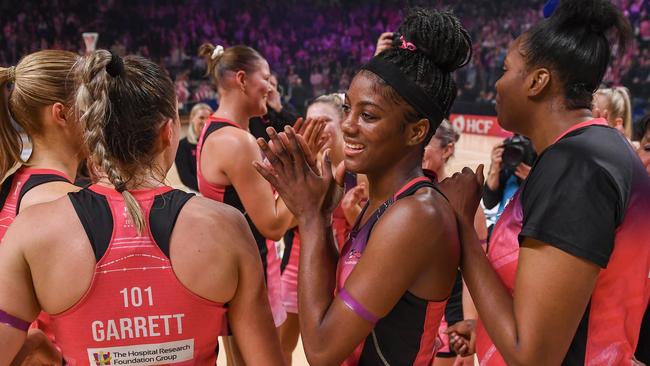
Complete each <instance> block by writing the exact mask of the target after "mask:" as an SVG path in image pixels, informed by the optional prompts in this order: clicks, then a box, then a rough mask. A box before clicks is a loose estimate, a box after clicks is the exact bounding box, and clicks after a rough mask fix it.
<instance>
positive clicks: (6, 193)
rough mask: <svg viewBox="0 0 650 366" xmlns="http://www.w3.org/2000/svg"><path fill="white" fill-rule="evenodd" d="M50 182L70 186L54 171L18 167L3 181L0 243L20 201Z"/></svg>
mask: <svg viewBox="0 0 650 366" xmlns="http://www.w3.org/2000/svg"><path fill="white" fill-rule="evenodd" d="M50 182H66V183H70V184H72V182H71V181H70V179H68V177H66V175H65V174H63V173H62V172H60V171H58V170H54V169H34V168H30V167H27V166H23V167H20V168H19V169H18V170H17V171H16V172H14V173H13V174H11V175H10V176H8V177H7V179H5V181H4V182H3V183H2V187H1V188H0V207H2V210H0V243H1V240H2V238H3V237H4V236H5V233H6V232H7V229H8V228H9V225H11V223H12V222H14V219H15V218H16V216H17V215H18V212H19V211H20V201H21V200H22V199H23V196H24V195H25V194H26V193H27V192H28V191H29V190H30V189H32V188H35V187H37V186H40V185H41V184H45V183H50Z"/></svg>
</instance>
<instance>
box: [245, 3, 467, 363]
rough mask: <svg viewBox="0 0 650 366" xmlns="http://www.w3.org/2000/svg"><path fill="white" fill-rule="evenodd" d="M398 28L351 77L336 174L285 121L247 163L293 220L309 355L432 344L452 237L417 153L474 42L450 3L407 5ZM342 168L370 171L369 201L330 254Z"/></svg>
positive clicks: (368, 355) (373, 353) (398, 359)
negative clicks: (256, 159)
mask: <svg viewBox="0 0 650 366" xmlns="http://www.w3.org/2000/svg"><path fill="white" fill-rule="evenodd" d="M398 31H399V33H400V34H401V37H400V39H399V43H398V44H397V45H396V46H395V47H393V48H389V49H387V50H385V51H383V52H381V53H380V54H378V55H377V56H375V57H374V58H373V59H372V60H371V61H370V62H369V63H368V64H366V65H364V66H363V67H362V68H361V70H360V71H359V72H358V73H357V75H356V76H355V77H354V79H353V80H352V83H351V85H350V89H349V90H348V92H347V94H346V97H345V104H344V112H345V118H344V121H343V123H342V131H343V138H344V141H345V148H344V164H341V165H340V168H339V169H337V172H336V174H334V173H333V172H332V169H330V168H329V167H330V166H331V158H330V154H331V153H329V152H325V154H324V158H323V163H322V166H323V168H322V171H323V172H322V174H321V173H319V171H318V170H317V169H315V168H314V167H313V166H312V165H311V164H309V163H308V161H309V157H308V156H306V155H309V153H308V152H307V154H305V151H304V149H302V148H301V143H300V140H301V137H299V136H298V135H296V134H295V132H294V131H293V129H291V128H289V129H287V132H286V133H282V134H280V135H275V136H272V139H271V142H270V143H269V144H266V143H264V142H263V141H260V144H261V145H262V147H263V151H264V153H265V154H266V156H267V157H268V163H266V162H265V163H261V164H260V163H258V164H256V167H257V169H258V171H260V173H261V174H262V175H263V176H264V177H265V178H266V179H267V180H269V181H270V182H271V183H272V184H273V185H274V186H275V187H276V188H277V190H278V192H279V193H280V196H282V198H283V199H284V200H285V203H286V204H287V206H288V207H289V209H290V210H291V211H292V212H293V213H294V215H296V218H297V220H298V223H299V230H300V242H301V252H300V266H299V283H298V296H299V297H298V298H299V301H298V309H299V312H298V316H299V319H300V332H301V334H302V340H303V345H304V348H305V351H306V353H307V359H308V361H309V363H310V364H311V365H339V364H341V363H343V364H344V365H427V366H428V365H430V364H431V361H432V360H433V357H434V354H435V353H436V350H437V347H438V346H439V344H438V341H437V331H438V325H439V323H440V319H441V318H442V313H443V311H444V307H445V303H446V301H447V298H448V297H449V294H450V291H451V289H452V286H453V283H454V278H455V276H456V270H457V268H458V260H459V242H458V235H457V228H456V221H455V219H454V216H453V211H452V208H451V206H450V205H449V203H448V202H447V201H446V199H445V197H444V196H443V195H442V194H440V192H439V191H438V190H437V187H436V184H435V183H434V182H432V180H431V179H430V178H428V177H426V176H425V175H424V173H423V171H422V156H423V154H424V147H425V146H426V144H427V143H428V142H429V140H430V139H431V138H432V137H433V135H434V133H435V131H436V128H437V127H438V125H439V124H440V123H441V122H442V120H443V118H444V117H446V116H447V115H448V114H449V110H450V108H451V105H452V103H453V101H454V98H455V96H456V85H455V84H454V80H453V75H452V72H453V71H454V70H455V69H457V68H459V67H462V66H463V65H465V64H466V63H467V62H468V61H469V59H470V57H471V41H470V37H469V35H468V33H467V31H466V30H465V29H463V28H462V26H461V25H460V22H459V21H458V19H456V18H455V17H454V16H453V15H452V14H451V13H448V12H438V11H432V10H426V9H415V10H413V11H412V12H410V14H409V15H408V16H407V17H406V18H405V19H404V21H403V23H402V24H401V26H400V27H399V29H398ZM344 169H346V170H348V171H351V172H354V173H362V174H366V175H367V177H368V183H369V185H368V188H369V201H368V203H367V204H366V206H365V207H364V209H363V210H362V212H361V213H360V214H359V216H358V218H357V222H356V224H355V225H354V226H353V228H352V231H351V233H350V235H349V239H348V241H347V242H346V244H345V245H344V246H343V249H342V251H341V253H340V255H339V253H338V250H337V248H336V245H335V240H334V238H333V234H332V229H331V220H332V212H333V210H334V209H335V208H336V207H337V206H338V203H339V200H340V197H341V195H342V187H340V186H339V185H338V184H337V182H338V183H339V184H342V180H343V173H344ZM334 176H336V181H335V178H334ZM323 340H327V342H323Z"/></svg>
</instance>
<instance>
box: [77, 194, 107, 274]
mask: <svg viewBox="0 0 650 366" xmlns="http://www.w3.org/2000/svg"><path fill="white" fill-rule="evenodd" d="M68 197H70V201H71V202H72V206H73V207H74V210H75V211H76V212H77V216H79V221H81V225H82V226H83V227H84V230H85V231H86V235H88V240H90V245H91V246H92V247H93V252H94V253H95V260H96V261H97V262H99V261H100V260H101V259H102V257H103V256H104V254H105V253H106V250H108V245H109V244H110V242H111V237H112V236H113V214H112V213H111V208H110V206H109V204H108V200H107V199H106V197H105V196H103V195H101V194H99V193H96V192H93V191H91V190H90V189H88V188H85V189H82V190H81V191H79V192H71V193H68Z"/></svg>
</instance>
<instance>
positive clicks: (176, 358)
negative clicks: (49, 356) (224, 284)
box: [50, 185, 226, 365]
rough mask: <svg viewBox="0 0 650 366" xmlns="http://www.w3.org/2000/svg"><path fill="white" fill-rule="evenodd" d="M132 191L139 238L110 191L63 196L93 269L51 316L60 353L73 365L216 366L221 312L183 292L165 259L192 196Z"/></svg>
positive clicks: (164, 190) (168, 190) (214, 304)
mask: <svg viewBox="0 0 650 366" xmlns="http://www.w3.org/2000/svg"><path fill="white" fill-rule="evenodd" d="M130 192H131V193H132V194H133V196H134V197H135V199H136V200H137V201H138V203H139V204H140V207H141V208H142V210H143V213H144V217H145V218H146V221H147V225H146V230H145V232H144V233H143V234H142V235H139V234H138V233H137V231H136V229H135V227H134V225H133V222H132V221H131V219H130V216H129V215H128V214H127V208H126V205H125V203H124V200H123V198H122V195H121V194H120V193H118V192H117V191H115V190H114V189H110V188H107V187H103V186H98V185H93V186H90V187H89V188H86V189H83V190H81V191H79V192H75V193H69V194H68V196H69V198H70V201H71V202H72V206H73V207H74V209H75V212H76V214H77V216H78V217H79V220H80V222H81V224H82V225H83V227H84V230H85V231H86V235H88V239H89V241H90V244H91V245H92V249H93V252H94V253H95V258H96V261H97V264H96V267H95V274H94V276H93V280H92V282H91V285H90V287H89V289H88V290H87V292H86V293H85V295H84V296H83V297H82V298H81V299H80V300H79V301H78V302H77V303H76V304H75V305H73V306H72V307H71V308H70V309H68V310H66V311H64V312H63V313H60V314H55V315H51V319H52V320H51V321H52V323H51V326H52V329H50V331H51V332H52V333H53V334H54V336H55V339H56V343H57V346H58V347H60V349H61V351H62V353H63V358H64V360H65V362H66V363H67V364H70V365H127V364H137V365H167V364H174V365H214V364H215V362H216V357H217V354H216V352H215V350H217V348H218V343H217V336H218V335H219V333H220V331H221V327H222V322H223V319H224V314H225V312H226V308H225V307H224V305H223V304H221V303H217V302H213V301H209V300H207V299H204V298H202V297H200V296H198V295H196V294H194V293H193V292H191V291H190V290H189V289H187V288H186V287H185V286H184V285H183V284H182V283H181V282H180V280H179V279H178V278H177V277H176V275H175V274H174V270H173V269H172V266H171V262H170V259H169V247H170V237H171V234H172V231H173V229H174V226H175V224H176V220H177V218H178V215H179V213H180V211H181V209H182V208H183V207H184V205H185V204H186V203H187V201H188V200H189V199H190V198H192V197H193V195H192V194H188V193H185V192H182V191H179V190H175V189H172V188H171V187H161V188H157V189H152V190H142V191H130ZM215 285H218V284H215Z"/></svg>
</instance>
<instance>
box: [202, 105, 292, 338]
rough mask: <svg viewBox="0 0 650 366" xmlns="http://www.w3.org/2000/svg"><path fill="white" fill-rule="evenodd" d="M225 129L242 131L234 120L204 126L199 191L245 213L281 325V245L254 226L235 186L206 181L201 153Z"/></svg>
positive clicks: (275, 317)
mask: <svg viewBox="0 0 650 366" xmlns="http://www.w3.org/2000/svg"><path fill="white" fill-rule="evenodd" d="M224 127H236V128H241V127H239V125H238V124H236V123H235V122H233V121H229V120H226V119H223V118H215V117H213V116H211V117H210V118H209V119H208V121H207V122H206V123H205V126H204V127H203V131H202V132H201V136H200V138H199V143H198V145H197V149H196V171H197V180H198V183H199V192H201V194H202V195H203V196H205V197H207V198H210V199H213V200H215V201H219V202H223V203H225V204H228V205H230V206H233V207H235V208H236V209H238V210H239V211H240V212H241V213H242V214H244V217H245V218H246V221H247V222H248V225H249V226H250V228H251V232H252V233H253V237H254V238H255V242H256V244H257V249H258V250H259V251H260V256H261V258H262V264H263V265H264V273H265V277H266V287H267V290H268V295H269V303H270V304H271V312H272V313H273V321H274V323H275V325H276V326H280V324H282V323H283V322H284V320H285V319H286V318H287V312H286V310H285V308H284V306H283V304H282V282H281V278H280V263H281V258H280V255H279V251H278V244H277V243H276V242H274V241H273V240H268V239H266V238H265V237H264V236H263V235H262V233H260V231H259V230H258V229H257V227H255V224H254V223H253V220H251V218H250V216H249V215H248V214H247V213H246V209H245V208H244V204H243V203H242V201H241V199H240V198H239V194H238V193H237V190H236V189H235V187H234V186H232V185H229V186H222V185H217V184H211V183H210V182H208V181H207V180H205V178H204V177H203V173H202V171H201V152H202V150H203V143H204V142H205V140H206V139H207V138H208V136H210V134H212V133H213V132H215V131H217V130H219V129H221V128H224ZM270 188H271V187H270V185H269V189H270Z"/></svg>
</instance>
